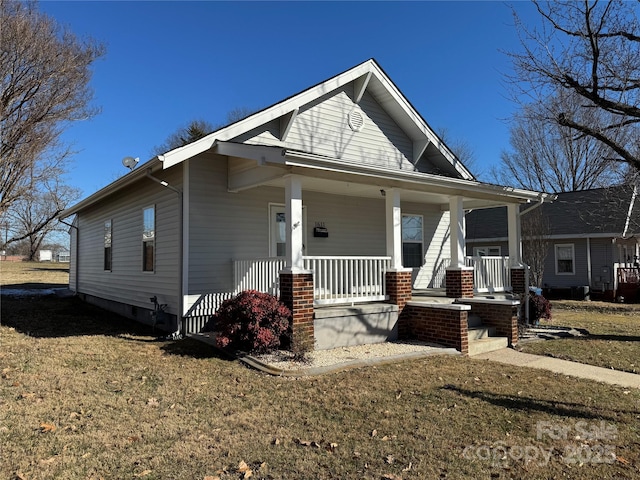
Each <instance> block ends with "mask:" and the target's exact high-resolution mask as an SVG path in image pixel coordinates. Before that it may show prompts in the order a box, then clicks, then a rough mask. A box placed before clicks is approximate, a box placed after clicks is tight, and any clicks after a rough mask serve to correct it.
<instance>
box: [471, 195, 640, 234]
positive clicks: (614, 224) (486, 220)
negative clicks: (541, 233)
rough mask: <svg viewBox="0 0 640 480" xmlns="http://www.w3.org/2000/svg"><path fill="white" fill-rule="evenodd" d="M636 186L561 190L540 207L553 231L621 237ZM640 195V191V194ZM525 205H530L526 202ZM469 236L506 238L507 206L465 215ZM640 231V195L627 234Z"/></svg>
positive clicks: (527, 206)
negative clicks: (551, 201)
mask: <svg viewBox="0 0 640 480" xmlns="http://www.w3.org/2000/svg"><path fill="white" fill-rule="evenodd" d="M632 196H633V186H629V185H621V186H616V187H609V188H598V189H593V190H583V191H579V192H566V193H559V194H558V198H557V200H556V201H555V202H553V203H545V204H543V205H542V206H541V207H539V208H540V209H541V210H542V214H543V215H544V216H545V217H546V218H548V219H549V224H550V227H551V232H550V234H551V235H561V236H567V237H570V236H575V235H585V234H591V235H595V234H598V235H602V234H610V235H611V236H612V237H619V236H621V235H622V233H623V232H624V230H625V223H626V220H627V214H628V211H629V205H630V202H631V199H632ZM639 197H640V195H639ZM522 208H523V209H526V208H529V205H523V207H522ZM466 226H467V235H466V237H467V239H469V240H472V239H480V238H506V237H507V235H508V232H507V209H506V207H498V208H490V209H483V210H474V211H472V212H469V213H468V214H467V216H466ZM638 233H640V198H637V199H636V200H635V202H634V208H633V212H632V214H631V221H630V222H629V227H628V231H627V236H630V235H633V234H638Z"/></svg>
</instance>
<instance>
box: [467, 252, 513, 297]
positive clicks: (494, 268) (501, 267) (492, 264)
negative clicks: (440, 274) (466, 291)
mask: <svg viewBox="0 0 640 480" xmlns="http://www.w3.org/2000/svg"><path fill="white" fill-rule="evenodd" d="M465 263H466V265H467V266H468V267H473V287H474V288H473V289H474V291H476V292H478V293H487V292H488V293H495V292H504V291H507V290H510V289H511V268H510V266H509V257H465Z"/></svg>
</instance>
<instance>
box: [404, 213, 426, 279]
mask: <svg viewBox="0 0 640 480" xmlns="http://www.w3.org/2000/svg"><path fill="white" fill-rule="evenodd" d="M404 217H420V219H421V223H420V224H421V225H422V238H421V240H420V241H419V242H416V241H413V240H406V241H405V240H404V238H402V236H403V233H404V232H402V231H401V232H400V240H401V243H402V245H403V250H404V244H405V243H419V244H420V258H421V261H420V263H421V266H422V265H424V262H425V259H424V257H425V250H424V215H421V214H419V213H402V218H401V220H400V225H401V226H402V224H403V223H404V222H402V219H404ZM402 264H403V265H404V253H403V258H402ZM421 266H420V267H412V268H421Z"/></svg>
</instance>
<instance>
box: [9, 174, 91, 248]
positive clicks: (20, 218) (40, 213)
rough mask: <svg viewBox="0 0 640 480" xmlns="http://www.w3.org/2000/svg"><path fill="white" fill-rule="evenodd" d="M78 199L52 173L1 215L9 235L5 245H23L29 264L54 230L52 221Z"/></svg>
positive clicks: (78, 195) (55, 223)
mask: <svg viewBox="0 0 640 480" xmlns="http://www.w3.org/2000/svg"><path fill="white" fill-rule="evenodd" d="M79 197H80V190H79V189H77V188H73V187H69V186H67V185H65V184H64V183H62V182H61V181H60V176H59V175H58V174H57V173H56V172H52V174H51V177H50V178H48V179H45V180H43V181H42V182H40V184H39V185H37V187H36V188H33V189H32V190H31V191H30V192H28V193H26V194H24V195H22V197H21V198H20V199H19V200H17V201H15V202H14V203H13V204H12V205H11V208H10V209H9V210H8V211H7V213H6V215H5V217H4V218H5V221H6V222H8V225H9V227H10V231H11V237H10V238H8V239H7V242H6V244H5V248H6V246H7V245H11V244H15V243H21V242H22V243H23V244H25V245H26V246H27V250H26V252H25V254H26V255H27V257H28V260H33V259H34V258H35V255H36V253H37V252H38V250H39V248H40V246H41V245H42V243H43V242H44V241H45V240H47V238H48V237H49V235H50V234H52V233H53V232H54V231H56V230H57V229H58V222H56V221H55V219H56V217H57V216H58V214H59V213H60V212H62V211H63V210H64V209H65V208H67V207H68V206H69V205H70V204H71V202H74V201H76V200H77V199H78V198H79Z"/></svg>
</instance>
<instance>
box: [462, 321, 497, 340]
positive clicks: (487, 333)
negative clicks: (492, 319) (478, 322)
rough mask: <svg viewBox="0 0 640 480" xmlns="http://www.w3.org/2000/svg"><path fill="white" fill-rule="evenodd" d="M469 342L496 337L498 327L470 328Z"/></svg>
mask: <svg viewBox="0 0 640 480" xmlns="http://www.w3.org/2000/svg"><path fill="white" fill-rule="evenodd" d="M468 331H469V341H470V342H471V341H472V340H481V339H483V338H488V337H494V336H495V335H496V327H485V326H484V325H482V326H478V327H469V329H468Z"/></svg>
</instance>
